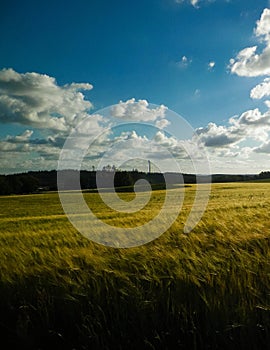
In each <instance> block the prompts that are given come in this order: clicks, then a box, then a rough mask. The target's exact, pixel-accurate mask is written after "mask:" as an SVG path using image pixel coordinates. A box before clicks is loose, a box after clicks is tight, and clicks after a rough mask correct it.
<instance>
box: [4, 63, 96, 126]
mask: <svg viewBox="0 0 270 350" xmlns="http://www.w3.org/2000/svg"><path fill="white" fill-rule="evenodd" d="M91 89H92V85H91V84H87V83H85V84H76V83H72V84H67V85H64V86H59V85H57V82H56V80H55V78H52V77H50V76H48V75H45V74H38V73H25V74H20V73H17V72H15V71H14V70H13V69H3V70H1V71H0V122H1V123H18V124H22V125H29V126H33V127H38V128H46V129H51V130H61V131H65V130H69V128H70V127H71V126H72V125H73V124H74V122H75V121H78V120H80V119H82V118H84V117H85V114H86V112H87V111H88V110H89V109H90V108H91V106H92V104H91V103H90V102H89V101H86V100H85V99H84V95H83V94H82V93H81V92H80V90H91Z"/></svg>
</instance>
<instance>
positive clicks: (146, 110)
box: [111, 98, 167, 122]
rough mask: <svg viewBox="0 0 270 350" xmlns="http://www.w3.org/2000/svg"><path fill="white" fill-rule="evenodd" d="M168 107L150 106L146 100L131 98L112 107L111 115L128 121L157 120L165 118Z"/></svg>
mask: <svg viewBox="0 0 270 350" xmlns="http://www.w3.org/2000/svg"><path fill="white" fill-rule="evenodd" d="M166 110H167V107H165V106H164V105H160V106H158V107H156V108H150V107H149V103H148V102H147V101H146V100H138V101H136V100H135V98H131V99H130V100H127V101H126V102H123V101H120V102H119V103H118V104H117V105H114V106H113V107H112V108H111V116H113V117H115V118H119V119H124V120H127V121H138V122H139V121H142V122H148V121H156V120H157V119H162V118H165V113H166Z"/></svg>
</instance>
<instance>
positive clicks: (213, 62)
mask: <svg viewBox="0 0 270 350" xmlns="http://www.w3.org/2000/svg"><path fill="white" fill-rule="evenodd" d="M215 65H216V62H215V61H210V62H209V63H208V69H209V70H212V69H213V68H214V67H215Z"/></svg>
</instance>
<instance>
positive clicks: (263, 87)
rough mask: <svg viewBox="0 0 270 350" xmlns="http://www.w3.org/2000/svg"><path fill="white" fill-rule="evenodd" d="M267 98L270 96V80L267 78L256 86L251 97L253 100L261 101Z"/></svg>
mask: <svg viewBox="0 0 270 350" xmlns="http://www.w3.org/2000/svg"><path fill="white" fill-rule="evenodd" d="M266 96H270V78H265V79H264V81H263V82H262V83H261V84H259V85H257V86H255V87H254V88H253V89H252V90H251V92H250V97H251V98H253V99H261V98H263V97H266Z"/></svg>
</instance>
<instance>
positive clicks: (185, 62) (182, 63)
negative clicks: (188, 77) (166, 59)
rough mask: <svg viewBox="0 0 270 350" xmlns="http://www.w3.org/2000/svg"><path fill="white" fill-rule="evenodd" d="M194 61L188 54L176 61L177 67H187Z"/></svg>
mask: <svg viewBox="0 0 270 350" xmlns="http://www.w3.org/2000/svg"><path fill="white" fill-rule="evenodd" d="M191 63H192V59H191V58H188V57H187V56H182V57H181V60H180V61H178V62H176V65H177V67H179V68H187V67H188V66H189V65H190V64H191Z"/></svg>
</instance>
